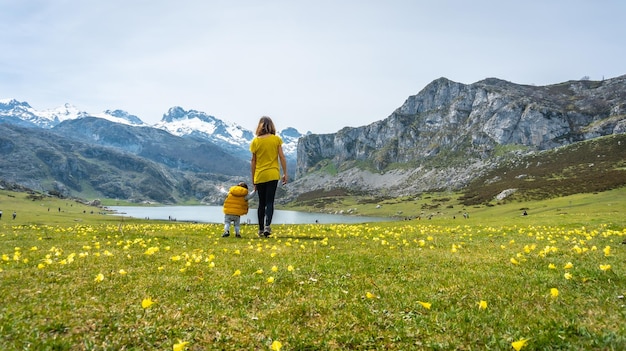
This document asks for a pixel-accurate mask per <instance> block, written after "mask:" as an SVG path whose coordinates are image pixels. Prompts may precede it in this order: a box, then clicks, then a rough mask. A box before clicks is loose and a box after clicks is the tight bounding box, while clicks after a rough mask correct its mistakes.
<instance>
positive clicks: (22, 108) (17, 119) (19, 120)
mask: <svg viewBox="0 0 626 351" xmlns="http://www.w3.org/2000/svg"><path fill="white" fill-rule="evenodd" d="M90 116H92V117H98V118H103V119H107V120H110V121H112V122H116V123H123V124H129V125H145V124H144V123H143V122H142V121H141V120H140V119H139V118H138V117H137V116H133V115H130V114H128V113H127V112H125V111H121V110H115V111H110V110H107V111H104V112H103V113H99V114H90V113H88V112H85V111H80V110H78V109H77V108H76V107H75V106H73V105H71V104H67V103H66V104H64V105H63V106H61V107H57V108H55V109H48V110H43V111H38V110H35V109H34V108H32V107H31V106H30V105H29V104H28V103H27V102H20V101H17V100H15V99H3V100H0V121H6V122H11V123H12V124H16V125H22V126H25V127H40V128H45V129H49V128H52V127H54V126H56V125H57V124H59V123H61V122H63V121H66V120H71V119H78V118H84V117H90Z"/></svg>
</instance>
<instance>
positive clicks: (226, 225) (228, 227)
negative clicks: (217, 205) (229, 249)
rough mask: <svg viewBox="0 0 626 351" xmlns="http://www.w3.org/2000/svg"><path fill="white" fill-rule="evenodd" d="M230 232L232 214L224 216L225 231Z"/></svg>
mask: <svg viewBox="0 0 626 351" xmlns="http://www.w3.org/2000/svg"><path fill="white" fill-rule="evenodd" d="M229 232H230V216H229V215H226V216H224V233H229Z"/></svg>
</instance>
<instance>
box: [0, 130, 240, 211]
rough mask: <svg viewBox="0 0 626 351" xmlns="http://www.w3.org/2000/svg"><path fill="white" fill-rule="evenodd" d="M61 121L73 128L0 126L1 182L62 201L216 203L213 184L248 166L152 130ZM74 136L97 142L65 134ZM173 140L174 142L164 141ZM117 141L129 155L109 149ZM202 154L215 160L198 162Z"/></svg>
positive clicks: (217, 191)
mask: <svg viewBox="0 0 626 351" xmlns="http://www.w3.org/2000/svg"><path fill="white" fill-rule="evenodd" d="M65 123H68V124H67V125H64V124H62V125H63V126H64V127H60V128H65V127H68V126H70V127H73V128H66V129H63V131H62V132H60V133H57V132H54V131H49V130H44V129H40V128H24V127H19V126H15V125H10V124H3V123H0V152H2V154H3V157H2V158H0V179H4V180H9V181H10V182H12V183H17V184H20V185H23V186H25V187H28V188H30V189H33V190H36V191H42V192H52V191H53V192H56V193H59V194H62V195H63V196H73V197H82V198H86V199H94V198H102V197H104V198H110V199H125V200H130V201H133V202H142V201H148V202H159V203H169V204H173V203H179V202H181V201H186V200H189V199H195V200H196V201H200V200H203V201H207V202H211V201H218V199H221V198H222V196H223V195H222V194H221V192H220V189H219V186H220V185H221V184H222V183H223V182H224V181H227V180H228V178H229V177H233V178H236V177H238V175H239V174H247V172H248V169H249V168H248V167H247V166H246V165H245V163H244V162H243V161H238V160H236V159H234V158H232V157H229V156H228V155H226V154H225V153H223V152H222V151H221V150H219V149H218V148H215V147H214V146H211V145H207V144H203V143H199V142H192V141H185V140H182V139H181V138H178V137H174V136H172V135H170V134H168V133H166V132H163V131H160V130H157V129H150V128H143V129H142V128H141V127H130V126H125V125H121V124H116V123H111V122H108V121H106V120H102V119H96V118H85V119H81V120H75V121H67V122H65ZM64 133H65V135H67V136H64ZM79 133H87V134H90V135H92V137H93V138H94V139H97V141H95V140H94V143H85V142H81V141H78V140H77V139H75V138H72V137H71V136H72V135H76V134H79ZM172 138H175V139H176V141H172V140H169V141H167V139H172ZM116 141H119V142H121V143H125V145H130V146H132V150H128V151H124V150H122V149H120V148H114V147H112V144H114V143H115V142H116ZM132 141H134V143H133V142H132ZM168 145H169V147H168ZM209 152H212V153H215V154H217V155H222V159H219V158H217V157H216V158H212V159H210V160H209V159H207V158H204V157H202V155H204V154H206V153H209ZM211 160H213V163H212V164H211V163H208V162H211ZM210 170H213V171H214V173H212V172H210ZM244 172H245V173H244ZM211 197H213V198H211Z"/></svg>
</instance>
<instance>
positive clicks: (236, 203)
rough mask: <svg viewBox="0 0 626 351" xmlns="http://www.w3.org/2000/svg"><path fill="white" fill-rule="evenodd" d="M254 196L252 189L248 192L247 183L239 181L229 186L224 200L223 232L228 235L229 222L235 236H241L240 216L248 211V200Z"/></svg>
mask: <svg viewBox="0 0 626 351" xmlns="http://www.w3.org/2000/svg"><path fill="white" fill-rule="evenodd" d="M253 196H254V191H252V192H251V193H248V184H246V183H244V182H241V183H239V184H237V185H235V186H232V187H230V189H229V190H228V195H226V199H225V200H224V234H222V237H227V236H230V223H231V222H232V223H233V224H234V227H235V237H237V238H241V229H240V228H241V222H240V221H241V216H243V215H245V214H246V213H248V200H250V199H251V198H252V197H253Z"/></svg>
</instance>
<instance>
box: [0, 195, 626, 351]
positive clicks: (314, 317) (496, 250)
mask: <svg viewBox="0 0 626 351" xmlns="http://www.w3.org/2000/svg"><path fill="white" fill-rule="evenodd" d="M625 195H626V189H617V190H613V191H609V192H604V193H597V194H578V195H572V196H568V197H562V198H556V199H552V200H544V201H535V202H524V203H508V204H502V205H496V206H480V207H478V206H477V207H470V208H463V207H461V206H459V205H457V204H456V203H454V200H449V199H447V198H446V196H445V195H441V196H436V195H432V196H422V197H421V198H420V199H395V200H385V202H384V203H382V204H381V203H379V204H378V205H380V206H378V207H377V206H376V204H375V203H368V204H365V203H357V202H350V201H353V200H349V199H345V201H344V202H342V203H341V204H337V206H338V208H339V207H342V208H343V207H346V206H347V207H350V206H352V207H356V208H358V213H357V214H361V215H363V214H368V215H384V216H389V215H398V213H399V212H400V213H401V214H402V216H406V217H407V218H406V219H409V218H410V219H411V220H403V219H399V220H398V221H396V222H384V223H368V224H355V225H325V224H324V225H315V224H307V225H278V226H274V228H273V231H274V232H275V234H274V235H273V237H271V238H268V239H259V238H256V235H255V230H256V228H255V227H252V226H244V227H243V229H242V235H243V239H236V238H234V237H229V238H221V232H222V226H221V225H219V224H193V223H176V222H162V221H143V220H129V219H128V218H121V217H116V216H111V215H104V214H99V213H98V212H99V210H98V209H95V208H92V207H88V206H85V205H81V204H78V203H73V202H71V201H69V200H61V199H52V198H44V199H36V200H35V199H29V198H28V197H27V194H26V193H10V192H6V191H0V210H2V211H3V215H2V218H1V219H0V293H1V294H2V299H1V300H0V301H1V303H0V349H2V350H175V351H176V350H591V349H593V350H624V349H626V324H625V323H624V321H626V300H624V295H625V294H626V265H625V263H626V253H625V251H626V245H622V241H624V240H625V239H626V216H624V213H626V196H625ZM451 198H453V197H451ZM434 204H440V206H438V207H437V206H434ZM522 208H524V209H527V211H528V214H529V215H528V216H522V215H521V212H522V211H521V209H522ZM59 209H60V210H59ZM92 210H93V211H94V213H91V211H92ZM13 211H15V212H16V213H17V217H16V219H14V220H13V219H12V218H11V213H12V212H13ZM464 212H467V213H469V215H470V216H469V218H467V219H465V218H463V216H462V215H461V214H462V213H464ZM428 213H434V214H435V215H433V216H432V217H431V219H430V220H429V219H426V217H424V216H423V214H428ZM417 217H419V218H421V219H417Z"/></svg>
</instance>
